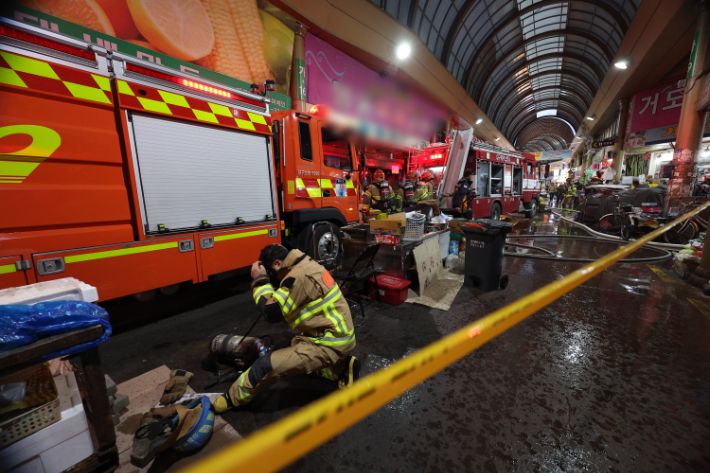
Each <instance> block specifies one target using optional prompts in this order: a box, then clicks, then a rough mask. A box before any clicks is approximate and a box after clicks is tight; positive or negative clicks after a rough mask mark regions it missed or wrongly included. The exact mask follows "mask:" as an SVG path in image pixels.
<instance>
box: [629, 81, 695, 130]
mask: <svg viewBox="0 0 710 473" xmlns="http://www.w3.org/2000/svg"><path fill="white" fill-rule="evenodd" d="M683 93H684V89H682V88H678V86H677V85H676V84H671V85H666V86H662V87H657V88H655V89H651V90H647V91H645V92H641V93H638V94H636V95H634V97H633V105H632V108H631V110H630V112H631V113H630V114H629V115H630V117H629V118H630V119H631V130H630V131H631V133H634V132H637V131H643V130H651V129H653V128H660V127H664V126H668V125H676V124H678V122H679V121H680V109H681V107H682V106H683Z"/></svg>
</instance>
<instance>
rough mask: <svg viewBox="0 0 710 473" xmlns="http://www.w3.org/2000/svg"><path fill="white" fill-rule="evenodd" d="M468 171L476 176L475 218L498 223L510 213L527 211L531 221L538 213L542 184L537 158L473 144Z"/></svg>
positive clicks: (467, 166)
mask: <svg viewBox="0 0 710 473" xmlns="http://www.w3.org/2000/svg"><path fill="white" fill-rule="evenodd" d="M465 167H466V168H469V169H471V170H473V172H474V175H473V177H472V180H473V186H472V187H473V190H474V191H475V198H473V199H472V201H471V209H472V211H473V216H474V218H482V217H489V218H492V219H496V220H497V219H499V218H500V216H501V214H506V213H511V212H519V211H524V212H525V213H526V214H527V216H528V217H532V216H533V215H535V214H536V213H537V209H538V208H539V207H540V200H539V199H540V181H539V180H538V179H537V175H536V174H537V163H536V161H535V156H534V155H532V154H530V153H521V152H518V151H511V150H508V149H504V148H500V147H498V146H493V145H490V144H487V143H483V142H479V141H473V142H471V147H470V150H469V153H468V158H467V162H466V166H465Z"/></svg>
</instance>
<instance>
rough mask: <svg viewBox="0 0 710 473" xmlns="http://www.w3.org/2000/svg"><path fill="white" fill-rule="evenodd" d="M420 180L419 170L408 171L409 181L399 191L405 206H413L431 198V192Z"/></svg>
mask: <svg viewBox="0 0 710 473" xmlns="http://www.w3.org/2000/svg"><path fill="white" fill-rule="evenodd" d="M419 182H420V179H419V173H418V172H417V171H409V172H408V173H407V182H405V183H404V186H402V188H401V189H399V190H398V191H397V194H398V195H399V199H401V200H402V204H403V205H402V206H403V207H412V206H414V205H417V204H418V203H419V202H421V201H422V200H427V199H428V198H429V192H427V190H426V188H425V187H422V186H421V185H420V184H419Z"/></svg>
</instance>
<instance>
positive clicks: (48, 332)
mask: <svg viewBox="0 0 710 473" xmlns="http://www.w3.org/2000/svg"><path fill="white" fill-rule="evenodd" d="M93 325H103V327H104V333H103V335H102V336H101V337H99V338H98V339H96V340H92V341H90V342H86V343H82V344H80V345H76V346H73V347H71V348H67V349H66V350H62V351H59V352H56V353H52V354H50V355H47V356H45V357H43V358H40V359H39V360H49V359H52V358H58V357H61V356H67V355H72V354H74V353H79V352H82V351H85V350H88V349H90V348H93V347H95V346H97V345H99V344H100V343H103V342H105V341H106V340H108V338H109V337H110V336H111V324H110V323H109V318H108V312H106V310H104V309H103V308H102V307H99V306H97V305H95V304H92V303H90V302H82V301H53V302H40V303H39V304H35V305H1V306H0V353H2V352H5V351H9V350H13V349H15V348H18V347H21V346H23V345H29V344H30V343H34V342H36V341H37V340H39V339H41V338H45V337H49V336H52V335H57V334H60V333H66V332H71V331H73V330H78V329H81V328H86V327H91V326H93Z"/></svg>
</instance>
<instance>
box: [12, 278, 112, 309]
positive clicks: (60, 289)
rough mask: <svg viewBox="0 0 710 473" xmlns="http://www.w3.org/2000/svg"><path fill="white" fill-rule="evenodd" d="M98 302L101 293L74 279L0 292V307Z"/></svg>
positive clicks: (39, 283) (40, 283)
mask: <svg viewBox="0 0 710 473" xmlns="http://www.w3.org/2000/svg"><path fill="white" fill-rule="evenodd" d="M97 300H99V293H98V291H97V290H96V288H95V287H94V286H90V285H88V284H86V283H83V282H81V281H79V280H78V279H74V278H62V279H55V280H54V281H45V282H38V283H36V284H30V285H29V286H21V287H11V288H8V289H3V290H0V305H9V304H19V305H32V304H37V303H38V302H48V301H85V302H94V301H97Z"/></svg>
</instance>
